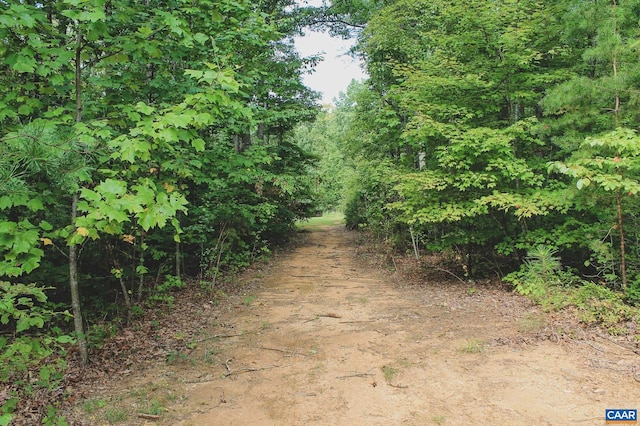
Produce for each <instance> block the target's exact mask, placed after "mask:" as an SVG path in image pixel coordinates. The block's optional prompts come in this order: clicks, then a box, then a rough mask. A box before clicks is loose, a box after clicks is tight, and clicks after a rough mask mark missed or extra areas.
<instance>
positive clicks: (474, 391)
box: [73, 226, 640, 426]
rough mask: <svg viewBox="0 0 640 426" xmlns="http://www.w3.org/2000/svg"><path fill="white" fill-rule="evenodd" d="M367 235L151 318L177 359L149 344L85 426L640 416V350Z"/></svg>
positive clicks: (326, 242) (106, 390) (101, 390)
mask: <svg viewBox="0 0 640 426" xmlns="http://www.w3.org/2000/svg"><path fill="white" fill-rule="evenodd" d="M354 238H355V235H354V234H353V233H350V232H348V231H346V230H344V228H343V227H340V226H336V227H326V228H322V229H320V230H318V231H314V232H311V233H308V234H305V235H304V236H303V239H302V243H301V244H299V245H298V246H297V248H295V249H294V250H292V251H290V252H287V253H284V254H279V255H278V256H276V258H275V259H274V260H273V262H271V263H270V264H269V266H268V268H266V270H264V271H263V272H260V271H258V272H255V271H254V273H253V274H247V275H245V276H244V277H243V278H242V283H241V285H242V287H241V288H242V289H243V291H244V294H243V293H240V294H237V295H235V296H233V297H231V298H229V299H228V300H227V301H226V302H225V303H223V304H222V305H220V306H217V307H215V306H213V305H211V304H210V302H209V301H208V300H207V299H206V298H202V300H200V299H198V298H199V297H201V296H198V295H199V293H198V292H197V291H196V292H195V293H194V294H195V295H196V296H195V297H196V302H195V303H194V302H193V301H190V302H189V303H188V304H187V303H185V304H184V305H183V306H176V307H175V308H174V311H173V312H174V313H173V314H172V315H173V316H170V317H169V318H166V319H165V320H164V321H165V322H164V323H162V322H161V321H150V323H151V324H146V325H145V324H141V325H140V326H139V328H141V329H142V331H144V329H145V328H148V327H151V331H152V332H153V330H157V332H158V333H162V336H169V340H170V342H173V343H171V345H172V347H173V348H174V349H171V350H169V351H168V350H167V349H166V347H167V346H166V345H165V346H164V347H165V349H161V347H162V345H160V346H157V349H150V348H149V346H153V345H157V344H156V343H154V342H153V341H150V342H147V340H144V342H147V343H145V345H146V346H147V349H146V353H148V354H151V355H152V356H148V357H147V358H146V359H147V361H144V362H145V363H146V364H144V365H143V366H141V365H139V363H138V365H136V364H132V365H131V366H130V367H127V368H126V369H124V370H121V371H120V372H119V373H115V372H114V373H107V374H106V375H104V379H100V380H96V381H94V383H93V386H92V387H90V388H89V389H86V390H84V391H82V392H81V393H82V394H83V395H84V398H86V399H85V400H82V401H81V400H79V401H81V402H80V403H79V405H78V407H77V408H76V410H75V413H76V416H75V418H76V419H79V421H78V422H74V423H73V424H74V425H75V424H81V425H95V424H105V423H108V424H126V425H134V424H136V425H141V424H143V425H182V426H201V425H202V426H209V425H224V426H227V425H238V426H240V425H247V426H248V425H251V426H255V425H260V426H269V425H273V426H280V425H282V426H285V425H286V426H293V425H300V426H302V425H305V426H306V425H332V426H333V425H349V426H352V425H367V426H371V425H385V426H386V425H454V426H459V425H526V426H530V425H562V426H564V425H602V424H604V414H605V409H606V408H631V409H637V408H640V383H639V382H638V381H637V380H640V375H639V374H638V373H639V372H640V356H638V355H637V354H636V353H634V352H633V350H632V349H633V348H631V349H629V347H630V345H622V344H620V343H616V342H614V341H612V340H611V339H608V338H606V337H605V336H602V335H598V334H597V333H596V332H593V331H584V330H582V329H581V328H580V327H578V326H577V323H576V322H575V321H565V322H563V320H562V318H560V319H559V318H558V316H555V317H553V318H552V317H550V316H549V315H548V314H545V313H542V312H540V310H539V309H537V308H536V307H535V306H533V305H532V304H531V303H530V302H528V301H527V300H526V299H524V298H522V297H520V296H517V295H515V294H513V293H510V292H508V291H505V290H504V289H500V288H496V287H495V285H493V286H480V285H478V284H476V285H473V286H472V284H465V283H461V282H460V281H457V280H455V279H454V280H452V281H446V280H445V281H442V280H441V279H439V280H433V282H424V283H422V284H420V285H416V284H415V283H413V284H409V283H407V281H406V280H404V279H403V278H402V277H401V276H400V275H399V274H394V273H391V272H385V271H381V270H379V268H376V267H372V266H367V265H370V264H368V263H367V260H366V259H363V255H362V254H360V255H358V254H357V251H358V250H359V249H358V248H356V247H357V246H356V244H355V243H354ZM176 315H177V316H176ZM172 318H174V319H173V320H172ZM154 327H155V328H154ZM165 341H166V338H165ZM126 342H128V343H126V344H125V343H122V342H116V343H117V345H116V347H117V348H122V347H123V346H124V347H126V346H131V345H134V344H136V343H137V344H138V346H140V344H141V343H142V342H143V341H142V339H141V338H140V337H135V336H130V338H129V339H128V340H127V341H126ZM180 348H182V349H180ZM120 350H121V349H118V351H120ZM129 351H134V353H138V358H140V356H141V355H142V353H143V352H136V350H135V349H129ZM155 351H157V355H153V354H154V353H155ZM167 351H168V352H167ZM115 354H116V352H115V351H114V355H115ZM163 354H164V355H163ZM167 354H169V356H167ZM105 368H107V367H106V366H105ZM110 371H111V370H110Z"/></svg>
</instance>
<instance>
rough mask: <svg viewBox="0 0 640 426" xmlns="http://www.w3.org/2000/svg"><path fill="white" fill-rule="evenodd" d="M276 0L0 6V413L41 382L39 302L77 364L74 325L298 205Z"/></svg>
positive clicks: (161, 296) (218, 257) (308, 106)
mask: <svg viewBox="0 0 640 426" xmlns="http://www.w3.org/2000/svg"><path fill="white" fill-rule="evenodd" d="M293 4H294V2H293V1H290V0H263V1H262V0H261V1H258V2H255V1H248V0H220V1H213V0H199V1H197V2H194V1H163V2H151V3H149V2H131V1H126V0H111V1H106V0H58V1H48V2H25V1H22V0H9V1H2V2H0V40H1V42H0V69H1V72H0V138H1V139H2V145H1V146H0V249H1V252H2V259H1V260H2V261H1V262H0V283H1V284H2V285H1V286H0V300H1V301H2V304H1V305H0V330H1V331H2V336H3V337H2V338H1V339H0V358H1V359H2V365H3V368H2V371H0V383H10V384H11V392H12V395H11V397H12V398H11V399H10V400H8V401H7V402H6V403H4V406H3V408H2V411H0V419H1V420H0V424H6V422H7V421H8V419H10V418H11V412H12V411H13V409H14V408H15V406H16V404H17V401H18V400H19V399H18V398H19V397H20V395H21V392H22V393H24V392H31V391H32V390H33V385H36V384H38V383H40V382H37V381H35V380H33V377H32V376H31V375H32V374H33V371H36V374H39V375H40V377H41V379H42V383H41V385H42V386H44V387H48V386H54V387H55V381H53V379H54V377H58V376H57V375H56V374H58V373H59V371H60V370H59V369H58V370H56V371H57V373H56V374H54V372H53V368H54V367H51V369H52V370H51V371H49V370H46V368H45V367H42V368H40V367H39V364H40V363H42V362H43V360H45V359H47V358H48V357H49V356H52V355H53V354H54V352H56V351H58V352H60V353H63V351H64V349H65V348H64V346H65V343H69V342H71V341H72V338H71V337H70V336H71V335H72V334H71V330H69V326H68V323H67V322H66V321H65V319H66V316H61V315H59V314H57V313H56V312H60V311H65V310H66V308H67V307H69V309H70V310H72V311H73V317H74V321H75V323H74V324H75V326H74V328H75V334H74V335H73V336H74V338H75V339H77V342H78V347H79V350H80V354H81V356H82V358H83V359H84V360H85V361H86V357H87V344H89V345H90V344H91V336H89V340H87V337H86V335H85V331H84V327H85V324H86V323H88V324H89V325H90V326H91V324H93V323H94V322H95V321H96V319H97V318H105V317H106V318H110V319H114V320H118V321H121V322H122V324H123V325H124V324H126V323H128V322H130V321H131V320H132V318H133V316H134V315H135V314H136V312H140V309H141V308H142V307H143V306H144V302H145V300H148V301H150V302H153V303H155V302H156V301H162V300H165V301H170V300H171V296H170V295H169V294H168V292H170V290H171V289H173V288H178V287H180V286H182V285H183V284H182V282H181V279H180V277H181V276H182V275H185V274H188V275H191V276H197V275H199V276H200V279H201V281H207V280H208V281H209V282H210V283H211V285H212V286H213V285H214V284H215V279H216V277H217V276H218V275H219V273H220V272H222V271H224V270H229V269H232V270H233V269H236V268H238V267H241V266H243V265H246V264H248V262H250V261H251V260H252V259H254V258H255V257H257V256H260V255H262V254H264V253H266V252H268V250H269V247H270V245H271V244H273V243H275V242H278V241H281V240H283V239H285V238H286V236H287V234H288V233H289V231H291V230H292V229H293V226H294V224H295V221H296V220H297V219H299V218H304V217H308V216H309V215H310V214H312V213H313V211H314V210H315V206H314V201H313V198H312V190H313V188H312V186H311V185H310V182H309V180H308V179H307V177H306V173H307V170H308V168H309V166H310V164H311V163H312V162H314V161H315V160H314V157H312V156H310V155H308V154H306V153H305V152H304V151H302V150H301V149H300V148H299V147H298V146H297V145H296V144H295V143H294V139H293V137H292V130H293V128H294V126H295V125H296V124H297V123H299V122H305V121H309V120H312V119H314V117H315V115H316V114H317V112H318V110H319V108H318V107H317V106H316V102H317V100H318V98H319V95H318V94H316V93H314V92H312V91H311V90H309V89H308V88H306V87H305V86H304V85H303V84H302V83H301V75H302V73H304V72H305V71H306V70H307V69H308V68H309V67H310V66H312V65H313V64H314V62H315V61H316V58H301V57H299V55H298V54H297V53H296V52H295V50H294V49H293V39H292V36H293V35H295V34H296V33H297V32H298V31H299V29H300V28H301V25H302V24H301V23H300V22H301V20H302V16H301V15H300V13H299V11H297V10H296V9H295V8H292V7H291V6H292V5H293ZM165 276H167V279H166V281H165V279H164V278H163V277H165ZM165 284H166V285H165ZM175 284H179V285H177V286H176V285H175ZM52 302H56V305H53V304H52ZM54 306H56V308H55V309H54V308H53V307H54ZM83 314H84V317H85V318H83ZM45 324H47V327H49V330H48V331H47V333H45V334H42V333H40V330H42V329H43V327H44V326H45ZM53 326H56V327H61V328H56V329H55V330H53V329H51V327H53ZM89 328H90V329H91V327H89ZM63 330H67V332H64V331H63ZM4 336H7V337H4ZM16 345H18V346H19V347H20V348H22V349H16V347H18V346H16ZM27 346H28V347H30V348H32V349H29V350H26V349H24V348H26V347H27ZM17 353H20V354H22V355H21V356H16V354H17ZM43 365H44V364H43ZM38 368H40V370H38ZM34 369H35V370H34ZM38 371H39V373H38ZM29 377H31V378H29ZM49 379H51V380H49ZM20 383H23V384H28V385H29V386H22V387H21V386H20ZM43 409H44V407H43ZM45 414H46V413H44V412H43V413H42V415H43V416H44V415H45Z"/></svg>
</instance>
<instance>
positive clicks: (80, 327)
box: [69, 192, 89, 364]
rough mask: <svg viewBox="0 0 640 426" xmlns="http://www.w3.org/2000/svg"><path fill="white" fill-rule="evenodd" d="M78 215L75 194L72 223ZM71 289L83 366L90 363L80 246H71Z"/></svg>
mask: <svg viewBox="0 0 640 426" xmlns="http://www.w3.org/2000/svg"><path fill="white" fill-rule="evenodd" d="M77 215H78V193H77V192H76V193H75V194H73V198H72V200H71V223H72V224H73V223H75V221H76V216H77ZM69 287H70V288H71V306H72V308H73V325H74V329H75V333H76V339H77V341H78V351H79V352H80V358H81V359H82V363H83V364H87V363H88V362H89V351H88V349H87V336H86V335H85V333H84V321H83V319H82V307H81V304H80V290H79V288H78V245H77V244H71V245H70V246H69Z"/></svg>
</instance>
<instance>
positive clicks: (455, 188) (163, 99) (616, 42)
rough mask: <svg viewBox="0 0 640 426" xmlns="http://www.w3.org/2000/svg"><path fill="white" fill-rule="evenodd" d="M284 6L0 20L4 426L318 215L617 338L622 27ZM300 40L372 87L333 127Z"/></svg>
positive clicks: (635, 262) (629, 24) (629, 65)
mask: <svg viewBox="0 0 640 426" xmlns="http://www.w3.org/2000/svg"><path fill="white" fill-rule="evenodd" d="M302 3H303V2H295V1H293V0H256V1H249V0H166V1H165V0H158V1H156V0H147V1H141V2H136V1H128V0H52V1H46V0H43V1H31V0H0V37H1V38H2V46H0V58H1V61H0V67H1V68H2V72H1V73H0V80H1V84H0V138H1V139H2V142H1V145H0V247H1V250H2V261H1V262H0V332H1V333H0V385H1V386H3V388H4V390H3V391H1V392H0V403H1V404H2V405H1V409H0V425H5V424H10V423H11V421H12V418H13V413H14V411H16V410H17V409H18V408H19V406H20V404H21V401H22V399H23V398H25V397H26V396H28V395H29V394H33V393H34V392H38V391H39V390H41V389H44V390H49V391H53V390H55V389H57V388H58V387H59V383H60V382H61V381H62V380H63V376H64V371H65V368H66V366H67V362H69V360H70V359H73V360H79V361H78V362H81V363H87V362H89V361H90V353H91V350H97V349H96V345H95V342H96V339H98V338H100V336H102V334H104V327H103V326H102V324H103V323H104V322H105V321H108V322H109V323H111V324H115V328H116V329H118V328H126V327H128V326H130V325H131V324H132V322H133V321H135V318H136V317H138V316H140V315H143V314H144V310H145V309H146V308H147V307H149V306H157V305H159V304H165V305H166V306H167V307H168V308H170V307H171V304H172V299H173V297H174V296H173V294H174V292H176V291H179V290H180V289H181V288H183V287H185V286H187V285H198V286H201V287H202V289H203V291H204V292H206V293H207V294H209V295H212V296H213V295H215V294H216V289H217V284H218V282H219V281H220V280H221V279H222V277H224V276H225V275H227V274H233V273H235V272H237V271H239V270H241V269H242V268H243V267H246V266H247V265H249V264H251V263H252V262H253V261H255V260H256V259H260V258H263V257H265V256H268V255H269V253H270V252H271V251H272V250H273V248H274V247H276V246H277V245H278V244H282V243H284V242H286V241H287V239H288V238H290V237H291V235H293V233H294V230H295V224H296V222H297V221H298V220H302V219H305V218H308V217H310V216H312V215H314V214H317V212H318V211H330V210H342V211H344V214H345V218H346V224H347V226H348V227H349V228H352V229H358V230H361V231H363V232H367V233H368V235H370V236H372V237H375V238H380V239H383V240H385V241H388V242H390V243H391V244H392V245H393V247H394V249H396V250H398V251H400V252H403V253H407V254H409V255H411V256H415V257H416V258H417V259H419V258H420V257H421V256H422V255H424V254H426V253H438V254H439V255H441V256H443V257H444V258H446V259H447V260H448V262H449V263H448V264H449V265H450V266H449V268H450V273H451V274H452V275H455V276H456V277H459V278H460V279H469V280H471V279H475V278H477V277H488V276H491V277H497V278H499V279H501V280H505V281H507V282H509V283H511V285H512V286H513V287H514V288H515V289H516V290H517V291H519V292H520V293H522V294H525V295H528V296H530V297H532V298H534V299H536V300H539V301H540V302H541V303H547V304H549V305H553V306H567V305H571V304H573V305H575V304H579V303H581V304H582V305H585V304H586V305H592V306H593V307H595V309H594V310H591V311H589V313H588V315H589V316H590V318H592V319H593V320H594V321H599V322H601V323H604V324H608V321H609V322H610V324H609V326H610V331H611V332H612V333H620V332H622V330H620V329H619V328H616V327H615V326H614V321H613V319H612V318H610V317H611V316H612V315H613V316H615V318H616V320H618V319H619V318H625V319H632V318H633V315H635V314H634V313H633V312H635V311H632V310H631V308H632V306H633V305H636V304H640V244H639V240H640V218H639V217H638V215H637V211H638V207H639V202H638V192H640V136H639V135H638V133H637V132H638V130H639V129H638V127H639V125H640V105H638V104H639V101H640V66H639V65H640V25H639V24H638V22H640V1H638V0H628V1H627V0H607V1H605V0H591V1H583V0H559V1H558V0H556V1H547V0H538V1H531V0H496V1H493V0H491V1H486V0H465V1H460V0H453V1H451V0H449V1H440V0H431V1H425V0H357V1H347V0H338V1H333V2H330V1H324V2H323V4H322V6H317V7H313V6H306V5H304V4H302ZM312 29H313V30H322V31H327V32H330V33H331V34H333V35H335V36H338V37H345V38H355V39H357V44H356V46H355V47H354V49H353V52H352V54H353V55H355V56H356V57H359V58H360V59H362V61H363V63H364V64H365V68H366V71H367V74H368V75H369V78H368V79H367V80H366V81H363V82H355V81H354V82H353V83H352V84H351V86H350V87H349V88H348V89H347V90H346V91H345V92H344V93H342V94H341V96H340V97H339V98H338V99H336V100H335V105H334V106H331V107H328V106H325V107H322V106H321V105H319V99H320V95H319V94H318V93H315V92H313V91H312V90H311V89H309V88H307V87H305V86H304V84H303V83H302V76H303V75H304V73H307V72H312V71H313V66H314V64H316V63H317V61H318V60H319V58H318V57H301V56H300V55H299V54H298V52H296V50H295V48H294V42H293V37H294V36H296V35H300V34H302V33H304V31H308V30H312ZM56 422H59V423H56ZM60 422H63V420H62V419H59V418H57V417H56V408H55V407H54V406H50V407H44V408H43V423H44V424H64V423H60Z"/></svg>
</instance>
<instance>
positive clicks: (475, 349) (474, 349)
mask: <svg viewBox="0 0 640 426" xmlns="http://www.w3.org/2000/svg"><path fill="white" fill-rule="evenodd" d="M483 351H484V342H483V341H482V340H480V339H471V340H469V341H468V342H467V343H466V344H465V345H464V346H463V347H462V348H461V349H460V352H462V353H465V354H478V353H480V352H483Z"/></svg>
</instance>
